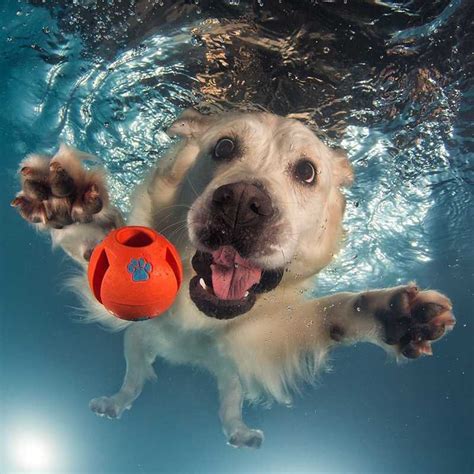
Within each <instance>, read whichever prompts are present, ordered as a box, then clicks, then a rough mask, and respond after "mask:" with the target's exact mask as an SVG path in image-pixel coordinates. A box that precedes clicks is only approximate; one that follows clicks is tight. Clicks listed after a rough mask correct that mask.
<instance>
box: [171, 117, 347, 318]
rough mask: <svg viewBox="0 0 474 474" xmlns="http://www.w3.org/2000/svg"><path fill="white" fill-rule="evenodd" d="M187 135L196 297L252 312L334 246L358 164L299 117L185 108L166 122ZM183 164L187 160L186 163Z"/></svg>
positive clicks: (206, 304)
mask: <svg viewBox="0 0 474 474" xmlns="http://www.w3.org/2000/svg"><path fill="white" fill-rule="evenodd" d="M170 133H171V134H174V135H179V136H182V137H184V138H185V142H184V144H183V148H181V149H180V151H179V152H178V154H177V158H176V159H177V160H180V159H181V160H183V163H187V165H186V166H189V165H190V164H191V166H189V168H190V169H189V171H188V173H187V176H186V177H185V178H184V179H183V182H182V187H181V193H182V199H183V200H184V201H185V202H186V201H187V202H188V203H189V205H190V209H189V212H188V214H187V224H188V232H189V239H190V242H191V244H192V245H193V246H194V247H195V248H196V253H195V255H194V257H193V260H192V266H193V268H194V271H195V272H196V276H194V277H193V278H192V279H191V282H190V288H189V290H190V296H191V299H192V300H193V302H194V303H195V304H196V306H197V307H198V308H199V309H200V310H201V311H202V312H204V313H205V314H206V315H208V316H212V317H217V318H221V319H222V318H225V319H228V318H232V317H235V316H238V315H240V314H243V313H245V312H247V311H249V310H250V308H251V307H252V306H253V305H254V303H255V301H256V298H257V297H258V294H259V293H263V292H268V291H271V290H273V289H274V288H275V287H277V286H278V285H279V284H280V281H281V280H282V277H283V274H284V272H285V270H287V271H288V277H287V278H291V279H295V278H306V277H309V276H310V275H313V274H315V273H317V272H318V271H319V270H321V268H323V267H324V266H326V265H327V264H328V263H329V261H330V260H331V258H332V255H333V254H334V252H335V251H336V250H337V247H338V243H339V241H340V237H341V233H342V230H341V229H342V228H341V221H342V216H343V212H344V198H343V196H342V194H341V192H340V187H341V186H345V185H348V184H350V183H351V182H352V170H351V167H350V165H349V163H348V161H347V159H346V157H345V155H344V154H343V153H342V152H340V151H335V150H331V149H330V148H328V147H327V146H326V145H324V144H323V143H322V142H321V141H320V140H319V139H317V138H316V136H315V135H314V134H313V133H312V132H311V131H310V130H309V129H308V128H307V127H305V126H304V125H302V124H301V123H299V122H297V121H295V120H291V119H287V118H282V117H278V116H275V115H272V114H267V113H251V114H250V113H249V114H240V113H232V114H221V115H217V116H203V115H201V114H199V113H197V112H196V111H186V112H185V113H184V114H183V115H182V116H181V117H180V119H178V120H177V121H176V122H175V123H174V124H173V126H172V127H171V129H170ZM183 166H184V164H183Z"/></svg>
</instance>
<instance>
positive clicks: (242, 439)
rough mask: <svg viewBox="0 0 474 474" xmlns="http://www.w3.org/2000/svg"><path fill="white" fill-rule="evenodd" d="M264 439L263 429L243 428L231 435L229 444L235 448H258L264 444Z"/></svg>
mask: <svg viewBox="0 0 474 474" xmlns="http://www.w3.org/2000/svg"><path fill="white" fill-rule="evenodd" d="M263 440H264V436H263V431H260V430H251V429H249V428H247V429H243V428H241V429H239V430H237V431H234V433H232V435H231V436H229V439H228V444H229V445H230V446H233V447H234V448H253V449H258V448H260V446H261V445H262V443H263Z"/></svg>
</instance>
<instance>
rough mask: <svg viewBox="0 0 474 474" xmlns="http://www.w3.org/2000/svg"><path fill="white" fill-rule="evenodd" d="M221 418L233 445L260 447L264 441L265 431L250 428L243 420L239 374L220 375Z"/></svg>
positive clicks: (229, 441)
mask: <svg viewBox="0 0 474 474" xmlns="http://www.w3.org/2000/svg"><path fill="white" fill-rule="evenodd" d="M217 385H218V389H219V400H220V407H219V418H220V420H221V423H222V428H223V430H224V434H225V435H226V437H227V441H228V443H229V444H230V445H231V446H234V447H236V448H242V447H248V448H259V447H260V446H261V444H262V442H263V432H262V431H260V430H254V429H250V428H249V427H248V426H247V425H246V424H245V423H244V422H243V421H242V404H243V393H242V386H241V383H240V380H239V378H238V376H237V375H233V374H232V375H230V374H225V375H219V376H218V378H217Z"/></svg>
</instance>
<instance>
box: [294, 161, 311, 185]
mask: <svg viewBox="0 0 474 474" xmlns="http://www.w3.org/2000/svg"><path fill="white" fill-rule="evenodd" d="M294 174H295V177H296V179H297V180H298V181H301V182H302V183H306V184H314V182H315V181H316V168H315V167H314V165H313V163H311V161H309V160H300V161H298V163H296V166H295V168H294Z"/></svg>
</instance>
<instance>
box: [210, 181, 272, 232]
mask: <svg viewBox="0 0 474 474" xmlns="http://www.w3.org/2000/svg"><path fill="white" fill-rule="evenodd" d="M212 206H213V208H214V211H215V212H217V213H218V214H220V215H221V216H222V217H223V218H224V219H225V220H226V222H227V224H228V225H231V226H232V227H234V228H235V227H239V226H249V225H255V224H256V223H258V222H260V221H262V220H264V219H269V218H271V217H272V216H273V214H274V209H273V206H272V201H271V199H270V196H269V195H268V194H267V192H266V191H264V190H263V189H262V188H261V187H259V186H257V185H255V184H251V183H244V182H240V183H231V184H225V185H224V186H221V187H220V188H217V189H216V190H215V191H214V195H213V196H212Z"/></svg>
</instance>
